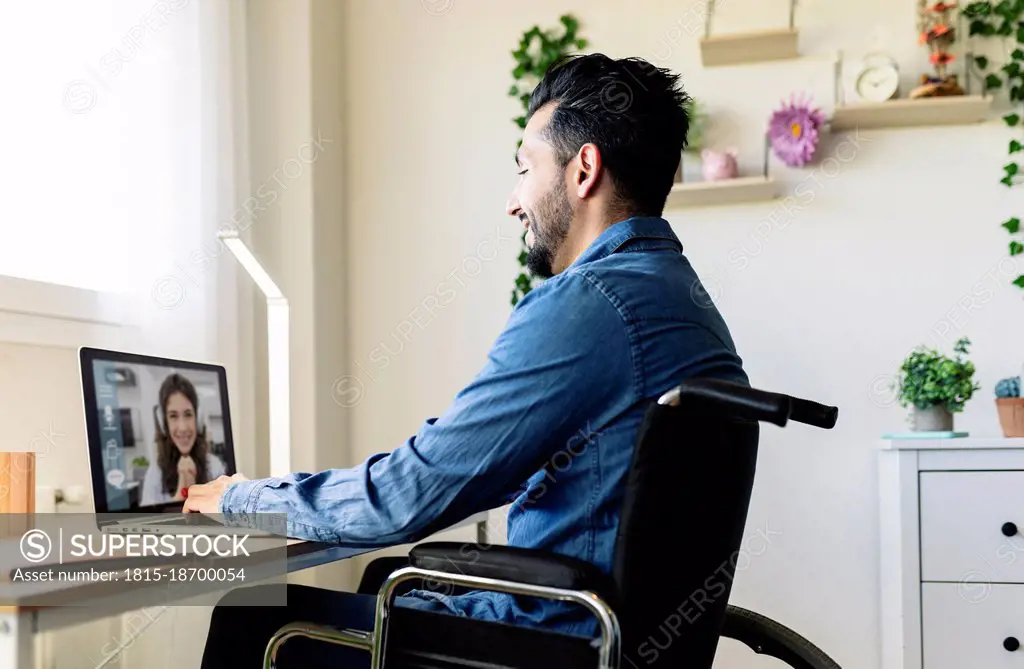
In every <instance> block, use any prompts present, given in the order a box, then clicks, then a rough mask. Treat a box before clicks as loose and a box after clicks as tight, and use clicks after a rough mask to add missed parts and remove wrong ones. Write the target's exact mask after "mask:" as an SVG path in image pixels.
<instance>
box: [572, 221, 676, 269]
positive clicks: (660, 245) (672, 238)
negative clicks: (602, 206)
mask: <svg viewBox="0 0 1024 669" xmlns="http://www.w3.org/2000/svg"><path fill="white" fill-rule="evenodd" d="M627 247H628V248H629V249H630V250H641V249H643V250H653V249H675V250H676V251H678V252H679V253H682V252H683V244H682V242H680V241H679V238H678V237H676V234H675V233H674V232H673V231H672V226H670V225H669V224H668V221H666V220H665V219H663V218H661V217H658V216H634V217H632V218H627V219H625V220H622V221H619V222H618V223H615V224H613V225H610V226H608V228H607V229H606V230H605V231H604V232H602V233H601V234H600V235H598V237H597V239H595V240H594V241H593V242H592V243H591V244H590V246H588V247H587V249H586V250H585V251H584V252H583V253H581V254H580V255H579V257H578V258H576V260H575V261H574V262H573V263H572V265H570V267H575V266H577V265H582V264H583V263H588V262H593V261H595V260H600V259H601V258H604V257H605V256H609V255H611V254H613V253H616V252H618V251H622V250H624V249H626V248H627Z"/></svg>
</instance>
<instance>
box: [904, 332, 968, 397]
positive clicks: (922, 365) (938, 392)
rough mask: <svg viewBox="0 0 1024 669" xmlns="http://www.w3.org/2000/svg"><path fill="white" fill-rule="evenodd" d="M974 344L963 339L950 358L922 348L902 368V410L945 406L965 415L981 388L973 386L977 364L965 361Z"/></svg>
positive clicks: (913, 353)
mask: <svg viewBox="0 0 1024 669" xmlns="http://www.w3.org/2000/svg"><path fill="white" fill-rule="evenodd" d="M970 343H971V340H970V339H967V338H966V337H961V338H960V339H958V340H957V341H956V344H955V345H954V347H953V351H954V353H956V356H955V357H953V358H950V357H948V356H945V355H943V354H941V353H939V352H938V351H936V350H935V349H929V348H925V347H923V346H919V347H918V348H917V349H915V350H914V351H912V352H911V353H910V355H908V356H907V357H906V359H905V360H904V361H903V364H902V365H901V366H900V374H899V377H898V379H897V383H898V387H899V400H900V406H902V407H904V408H906V407H908V406H913V407H916V408H918V409H927V408H929V407H933V406H944V407H946V409H948V410H949V412H950V413H958V412H960V411H963V409H964V404H965V403H966V402H967V400H969V399H971V397H972V396H973V395H974V392H975V391H976V390H979V389H980V388H981V386H980V384H978V383H976V382H974V380H973V377H974V363H972V362H970V361H969V360H966V359H965V358H964V356H966V355H967V347H968V346H970Z"/></svg>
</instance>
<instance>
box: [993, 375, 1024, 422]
mask: <svg viewBox="0 0 1024 669" xmlns="http://www.w3.org/2000/svg"><path fill="white" fill-rule="evenodd" d="M996 410H997V411H998V412H999V426H1000V427H1001V428H1002V429H1003V436H1004V437H1024V399H1022V398H1021V396H1020V377H1019V376H1011V377H1009V378H1005V379H1000V380H999V382H998V383H996Z"/></svg>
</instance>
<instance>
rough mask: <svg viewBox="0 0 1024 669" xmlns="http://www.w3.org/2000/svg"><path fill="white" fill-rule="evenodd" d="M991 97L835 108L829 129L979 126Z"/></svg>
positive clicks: (953, 97)
mask: <svg viewBox="0 0 1024 669" xmlns="http://www.w3.org/2000/svg"><path fill="white" fill-rule="evenodd" d="M991 106H992V98H991V97H982V96H980V95H956V96H950V97H942V98H919V99H917V100H910V99H900V100H889V101H888V102H871V103H853V104H847V105H840V106H837V107H836V109H835V112H833V114H832V120H831V123H830V127H831V129H832V130H834V131H836V132H840V131H844V130H853V129H855V128H901V127H903V128H905V127H914V126H934V125H965V124H968V123H980V122H981V121H984V120H985V119H986V118H987V117H988V114H989V110H990V108H991Z"/></svg>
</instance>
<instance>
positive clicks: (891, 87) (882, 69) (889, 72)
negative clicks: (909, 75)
mask: <svg viewBox="0 0 1024 669" xmlns="http://www.w3.org/2000/svg"><path fill="white" fill-rule="evenodd" d="M854 90H856V91H857V95H859V96H860V98H861V99H862V100H867V101H868V102H885V101H886V100H891V99H892V98H894V97H896V95H897V94H898V93H899V90H900V70H899V68H898V67H897V65H896V61H895V60H894V59H893V58H891V57H890V56H888V55H886V54H882V53H873V54H869V55H868V56H866V57H865V58H864V64H863V65H862V66H861V69H860V73H858V74H857V80H856V83H855V84H854Z"/></svg>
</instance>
